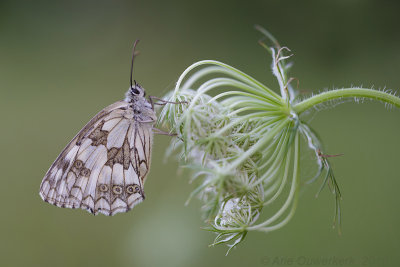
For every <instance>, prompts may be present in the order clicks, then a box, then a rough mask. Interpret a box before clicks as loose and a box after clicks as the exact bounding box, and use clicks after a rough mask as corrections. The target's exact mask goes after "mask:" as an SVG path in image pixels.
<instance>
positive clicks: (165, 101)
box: [149, 96, 188, 109]
mask: <svg viewBox="0 0 400 267" xmlns="http://www.w3.org/2000/svg"><path fill="white" fill-rule="evenodd" d="M149 99H150V104H151V106H152V107H153V109H154V105H160V106H163V105H166V104H176V105H180V104H188V102H187V101H182V102H173V101H167V100H164V99H161V98H158V97H156V96H149ZM153 99H155V100H158V101H160V102H156V103H154V102H153Z"/></svg>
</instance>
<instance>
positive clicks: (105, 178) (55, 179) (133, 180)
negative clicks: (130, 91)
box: [40, 101, 155, 215]
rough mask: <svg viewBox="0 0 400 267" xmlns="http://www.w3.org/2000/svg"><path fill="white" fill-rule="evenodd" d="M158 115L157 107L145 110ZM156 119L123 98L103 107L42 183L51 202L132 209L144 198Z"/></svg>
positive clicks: (105, 209) (99, 210) (43, 193)
mask: <svg viewBox="0 0 400 267" xmlns="http://www.w3.org/2000/svg"><path fill="white" fill-rule="evenodd" d="M145 114H150V115H151V116H150V117H151V118H155V114H154V111H153V110H152V109H149V110H146V111H145ZM152 127H153V123H151V122H150V123H149V120H146V121H145V122H141V120H140V117H139V119H138V117H137V116H134V115H133V113H132V110H130V109H129V103H127V102H125V101H120V102H117V103H115V104H112V105H110V106H108V107H106V108H105V109H103V110H102V111H100V112H99V113H98V114H97V115H96V116H95V117H94V118H93V119H92V120H90V122H89V123H88V124H87V125H86V126H85V127H84V128H83V129H82V130H81V131H80V132H79V133H78V134H77V135H76V136H75V137H74V139H72V141H71V142H70V143H69V144H68V145H67V147H66V148H65V149H64V150H63V151H62V152H61V154H60V155H59V156H58V158H57V159H56V161H55V162H54V163H53V164H52V166H51V167H50V169H49V170H48V172H47V173H46V175H45V177H44V178H43V181H42V184H41V186H40V196H41V197H42V199H43V200H44V201H46V202H49V203H50V204H53V205H56V206H58V207H65V208H82V209H85V210H87V211H89V212H91V213H93V214H95V215H96V214H98V213H103V214H105V215H114V214H116V213H119V212H127V211H129V210H130V209H132V208H133V207H134V206H135V205H136V204H138V203H140V202H141V201H142V200H144V191H143V184H144V181H145V178H146V175H147V173H148V171H149V168H150V157H151V145H152V143H153V132H152Z"/></svg>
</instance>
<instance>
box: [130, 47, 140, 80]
mask: <svg viewBox="0 0 400 267" xmlns="http://www.w3.org/2000/svg"><path fill="white" fill-rule="evenodd" d="M137 43H139V40H136V41H135V43H134V44H133V50H132V63H131V88H132V87H133V83H132V80H133V61H134V59H135V49H136V45H137ZM135 84H136V81H135Z"/></svg>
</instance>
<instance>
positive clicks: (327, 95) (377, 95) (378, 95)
mask: <svg viewBox="0 0 400 267" xmlns="http://www.w3.org/2000/svg"><path fill="white" fill-rule="evenodd" d="M348 97H361V98H370V99H375V100H379V101H382V102H385V103H387V104H390V105H394V106H396V107H398V108H400V98H399V97H397V96H395V95H392V94H389V93H386V92H383V91H378V90H373V89H365V88H346V89H337V90H332V91H327V92H323V93H320V94H318V95H315V96H312V97H310V98H308V99H306V100H303V101H301V102H300V103H297V104H295V105H294V106H293V110H294V111H295V112H296V113H297V114H299V115H300V114H301V113H303V112H304V111H306V110H307V109H310V108H312V107H314V106H316V105H318V104H320V103H323V102H326V101H330V100H334V99H340V98H348Z"/></svg>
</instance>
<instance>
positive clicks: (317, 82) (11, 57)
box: [0, 0, 400, 267]
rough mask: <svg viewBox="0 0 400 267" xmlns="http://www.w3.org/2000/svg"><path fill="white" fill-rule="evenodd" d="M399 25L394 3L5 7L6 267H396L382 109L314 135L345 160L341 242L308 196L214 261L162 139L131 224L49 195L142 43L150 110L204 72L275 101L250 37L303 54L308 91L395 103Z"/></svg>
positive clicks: (319, 123)
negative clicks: (223, 67) (231, 69)
mask: <svg viewBox="0 0 400 267" xmlns="http://www.w3.org/2000/svg"><path fill="white" fill-rule="evenodd" d="M399 10H400V4H399V2H395V1H361V0H359V1H357V0H340V1H317V0H315V1H286V0H284V1H282V0H281V1H232V0H231V1H210V0H203V1H11V0H10V1H4V0H3V1H1V2H0V77H1V78H0V90H1V91H0V92H1V94H0V110H1V118H2V121H1V138H0V144H1V150H2V153H1V155H0V162H1V176H0V179H1V182H2V183H1V186H0V197H1V202H0V203H1V204H0V205H1V206H0V207H1V213H2V214H1V215H0V216H1V219H0V229H1V230H0V231H1V232H0V238H1V239H0V240H1V241H0V242H1V243H0V246H1V247H0V265H1V266H98V267H100V266H266V265H268V264H269V266H271V265H274V266H286V265H291V266H296V265H301V264H303V265H307V263H308V265H313V266H319V265H321V264H318V263H316V262H315V260H318V259H330V258H333V259H335V258H336V259H339V260H349V259H350V260H351V261H350V262H349V261H347V263H350V265H354V266H361V265H363V264H364V265H367V266H395V265H397V266H399V264H400V255H399V249H400V230H399V226H400V208H399V205H398V203H399V200H400V197H399V195H398V191H399V188H400V179H399V178H400V175H399V163H400V160H399V159H400V156H399V153H400V144H399V131H400V111H399V110H398V109H387V108H385V106H384V105H382V104H380V103H371V102H368V103H365V104H354V103H346V104H342V105H339V106H337V107H336V108H334V109H329V110H324V111H322V112H319V113H317V114H316V116H315V117H314V118H313V120H312V122H311V125H312V126H313V127H314V129H316V130H317V131H318V132H319V134H320V136H321V138H322V139H323V141H324V144H325V147H326V151H327V153H330V154H336V153H344V154H345V155H344V156H342V157H338V158H334V159H332V162H333V166H334V169H335V173H336V176H337V179H338V181H339V183H340V186H341V189H342V193H343V202H342V207H343V213H342V214H343V223H342V226H343V234H342V235H341V236H340V235H338V233H337V231H336V230H332V218H333V214H334V201H333V197H332V196H331V194H330V193H329V192H328V190H324V191H323V193H322V194H321V195H320V197H319V198H318V199H315V197H314V196H315V193H316V191H317V190H318V187H319V182H317V183H315V184H313V185H311V186H308V187H307V188H305V190H303V192H302V195H301V198H300V203H299V207H298V210H297V212H296V215H295V217H294V218H293V219H292V221H291V222H290V223H289V224H288V225H287V226H286V227H284V228H283V229H281V230H278V231H276V232H273V233H270V234H263V233H250V234H249V235H248V236H247V239H246V240H245V242H244V243H243V244H241V245H240V246H239V247H238V249H236V250H234V251H232V252H231V254H230V255H229V256H228V257H225V252H226V247H216V248H208V247H207V245H208V244H209V243H211V241H212V239H213V238H214V235H213V234H211V233H208V232H205V231H203V230H201V229H200V227H201V226H202V225H203V224H202V221H201V219H200V213H199V206H200V205H199V202H198V201H197V200H194V201H193V202H192V203H191V204H190V205H189V206H188V207H185V206H184V202H185V200H186V199H187V197H188V195H189V193H190V190H191V189H192V188H193V187H192V186H191V185H188V184H187V181H188V177H187V176H186V177H185V176H179V175H178V172H177V164H176V163H175V161H174V160H168V161H166V162H165V160H164V151H165V149H166V147H167V145H168V142H169V138H168V137H165V136H156V138H155V144H154V147H153V153H154V154H153V161H152V169H151V173H150V175H149V177H148V180H147V183H146V188H145V189H146V196H147V198H146V201H145V202H144V203H142V204H140V205H139V206H137V207H136V208H135V209H134V210H133V211H132V212H129V213H127V214H122V215H121V214H120V215H117V216H115V217H105V216H102V215H101V216H96V217H94V216H91V215H90V214H89V213H87V212H85V211H82V210H69V209H60V208H56V207H54V206H51V205H49V204H46V203H44V202H43V201H42V200H41V199H40V197H39V195H38V189H39V185H40V182H41V179H42V177H43V175H44V174H45V172H46V171H47V169H48V167H49V166H50V164H51V163H52V162H53V160H54V159H55V158H56V156H57V155H58V154H59V152H60V151H61V150H62V148H63V147H64V146H65V145H66V144H67V143H68V141H69V140H70V139H71V138H72V137H73V136H74V135H75V134H76V133H77V131H79V130H80V129H81V127H82V126H83V125H84V124H85V123H86V122H87V121H88V120H89V119H90V118H91V117H92V116H93V115H94V114H95V113H97V112H98V111H99V110H100V109H102V108H103V107H105V106H107V105H108V104H110V103H113V102H115V101H117V100H120V99H122V97H123V94H124V93H125V91H126V89H127V88H128V84H129V64H130V58H131V46H132V43H133V41H134V40H135V39H141V43H140V44H139V47H138V49H139V50H140V54H141V55H140V56H139V57H138V58H137V61H136V63H135V78H136V79H137V80H138V81H140V83H141V84H142V85H143V86H144V87H145V88H146V90H147V92H148V94H150V95H154V96H162V95H164V94H165V93H166V92H167V91H168V90H170V89H172V88H173V86H174V84H175V82H176V81H177V79H178V77H179V75H180V74H181V72H182V71H183V70H184V69H185V68H186V67H187V66H188V65H190V64H191V63H193V62H195V61H198V60H202V59H215V60H220V61H223V62H225V63H228V64H231V65H233V66H236V67H238V68H239V69H241V70H243V71H244V72H246V73H248V74H251V75H253V76H254V77H256V78H257V79H259V80H261V81H262V82H264V83H266V84H267V85H269V86H271V87H275V88H276V87H277V84H276V82H275V80H274V79H273V78H272V77H271V71H270V69H269V65H270V58H269V55H268V54H267V53H266V51H265V50H264V49H262V48H261V47H260V46H259V45H258V44H257V41H258V40H259V38H260V37H261V35H260V34H259V33H258V32H256V31H255V30H254V29H253V25H254V24H255V23H257V24H260V25H262V26H264V27H265V28H267V29H268V30H270V31H271V32H272V33H273V34H274V35H275V36H276V37H277V38H278V40H279V41H280V42H281V44H282V45H285V46H288V47H289V48H291V49H292V51H293V53H294V54H295V56H294V57H293V60H294V62H295V65H294V68H293V70H292V75H293V76H295V77H297V78H298V79H299V80H300V89H301V90H304V91H306V92H309V93H311V92H317V91H319V90H323V89H326V88H329V89H332V88H337V87H348V86H351V85H363V86H365V87H371V86H374V87H375V88H384V87H386V88H391V89H395V90H396V89H397V88H400V75H399V70H400V30H399V26H400V20H399V15H398V14H399ZM310 155H311V154H310V153H308V154H307V153H306V154H305V155H304V157H303V159H305V160H307V157H310V158H311V156H310ZM310 166H311V164H308V165H307V164H305V165H304V167H305V168H308V167H310ZM305 170H306V169H305ZM277 259H281V261H277ZM291 260H292V261H293V262H292V261H291ZM305 260H307V261H305ZM313 260H314V261H313ZM335 263H336V265H339V264H340V262H333V263H331V264H325V266H332V265H335ZM340 265H344V264H340Z"/></svg>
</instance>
